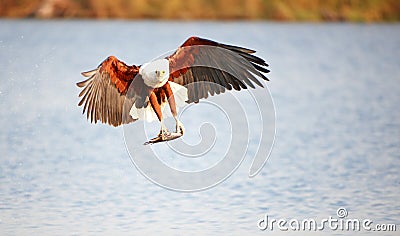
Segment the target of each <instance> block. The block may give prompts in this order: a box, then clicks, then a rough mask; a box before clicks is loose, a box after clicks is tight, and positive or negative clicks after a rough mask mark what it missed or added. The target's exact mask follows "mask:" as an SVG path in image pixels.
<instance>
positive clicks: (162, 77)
mask: <svg viewBox="0 0 400 236" xmlns="http://www.w3.org/2000/svg"><path fill="white" fill-rule="evenodd" d="M139 74H140V75H142V77H143V80H144V83H145V84H146V85H147V86H149V87H153V88H159V87H162V86H163V85H164V84H165V83H166V82H167V81H168V78H169V61H168V60H167V59H159V60H155V61H151V62H149V63H145V64H143V65H142V66H141V67H140V69H139Z"/></svg>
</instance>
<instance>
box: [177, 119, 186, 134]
mask: <svg viewBox="0 0 400 236" xmlns="http://www.w3.org/2000/svg"><path fill="white" fill-rule="evenodd" d="M176 133H180V134H181V135H183V133H185V127H184V126H183V124H182V123H181V122H180V121H177V122H176Z"/></svg>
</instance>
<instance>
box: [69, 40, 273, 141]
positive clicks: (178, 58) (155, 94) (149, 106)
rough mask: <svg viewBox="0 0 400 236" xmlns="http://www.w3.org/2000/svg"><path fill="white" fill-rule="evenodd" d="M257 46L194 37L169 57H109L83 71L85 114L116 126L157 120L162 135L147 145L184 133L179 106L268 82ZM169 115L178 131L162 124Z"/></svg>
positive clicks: (264, 64) (80, 85) (265, 67)
mask: <svg viewBox="0 0 400 236" xmlns="http://www.w3.org/2000/svg"><path fill="white" fill-rule="evenodd" d="M255 52H256V51H254V50H251V49H247V48H244V47H239V46H233V45H228V44H223V43H219V42H216V41H213V40H209V39H205V38H200V37H190V38H188V39H187V40H186V41H185V42H184V43H183V44H182V45H181V46H180V47H178V49H177V50H175V51H174V52H173V53H172V54H171V55H169V56H166V57H165V58H162V59H158V60H154V61H151V62H148V63H144V64H143V65H139V66H137V65H127V64H125V63H124V62H122V61H120V60H119V59H117V58H116V57H115V56H109V57H108V58H106V59H105V60H104V61H103V62H102V63H101V64H100V65H99V66H98V67H97V68H96V69H94V70H90V71H87V72H82V73H81V74H82V75H83V76H84V77H87V79H86V80H84V81H81V82H78V83H77V86H78V87H80V88H82V91H81V92H80V93H79V97H81V100H80V102H79V104H78V105H79V106H82V105H83V114H85V112H86V116H87V119H90V121H91V122H92V123H97V121H100V122H102V123H107V124H109V125H112V126H119V125H122V124H128V123H131V122H134V121H136V120H145V121H154V120H159V121H160V123H161V129H160V132H159V134H158V135H157V136H156V137H155V138H153V139H150V140H149V141H148V142H146V143H145V144H153V143H157V142H164V141H169V140H172V139H175V138H178V137H181V136H182V135H183V134H184V132H185V129H184V126H183V124H182V122H181V121H179V119H178V116H177V109H178V107H180V106H184V105H185V104H189V103H198V102H199V100H200V99H206V98H207V97H209V96H214V95H216V94H221V93H224V92H225V91H226V90H232V89H234V90H241V89H247V88H248V87H251V88H255V87H256V86H255V85H257V86H259V87H263V84H262V83H261V82H260V79H263V80H265V81H269V79H268V78H267V77H266V76H265V74H266V73H269V72H270V71H269V69H268V64H267V63H266V62H265V60H263V59H261V58H260V57H257V56H255V55H254V53H255ZM167 104H168V105H169V110H170V113H169V111H168V114H170V115H172V117H173V118H174V119H175V121H176V131H175V132H169V131H168V129H167V128H166V126H165V125H164V123H163V118H165V117H166V116H167V112H166V111H167V110H168V109H164V107H165V106H166V105H167Z"/></svg>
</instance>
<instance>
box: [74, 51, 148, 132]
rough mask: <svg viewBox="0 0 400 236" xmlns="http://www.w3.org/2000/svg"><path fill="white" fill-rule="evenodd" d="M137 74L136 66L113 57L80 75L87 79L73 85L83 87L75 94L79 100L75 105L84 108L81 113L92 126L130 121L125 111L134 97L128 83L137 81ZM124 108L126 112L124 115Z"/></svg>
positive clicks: (114, 124)
mask: <svg viewBox="0 0 400 236" xmlns="http://www.w3.org/2000/svg"><path fill="white" fill-rule="evenodd" d="M138 73H139V66H135V65H133V66H128V65H126V64H125V63H123V62H122V61H120V60H118V59H117V58H116V57H113V56H110V57H108V58H107V59H106V60H104V61H103V62H102V63H101V64H100V65H99V66H98V67H97V68H96V69H94V70H92V71H88V72H83V73H82V75H83V76H85V77H89V78H88V79H86V80H84V81H82V82H79V83H77V86H78V87H81V88H83V89H82V91H81V92H80V94H79V97H82V96H83V97H82V99H81V101H80V102H79V104H78V105H79V106H81V105H84V107H83V113H85V112H86V115H87V118H88V119H89V117H90V121H91V122H94V123H97V121H101V122H102V123H108V124H110V125H113V126H118V125H121V124H126V123H130V122H133V121H134V120H133V119H132V117H131V116H130V115H129V109H130V107H132V105H133V103H134V102H135V96H134V95H133V93H132V92H130V90H129V91H128V88H129V86H130V85H131V83H132V81H134V80H136V79H137V80H140V79H141V78H138V77H139V76H137V77H136V75H137V74H138ZM135 77H136V79H135ZM142 81H143V80H142ZM138 87H139V86H138ZM124 109H127V110H126V111H125V112H124Z"/></svg>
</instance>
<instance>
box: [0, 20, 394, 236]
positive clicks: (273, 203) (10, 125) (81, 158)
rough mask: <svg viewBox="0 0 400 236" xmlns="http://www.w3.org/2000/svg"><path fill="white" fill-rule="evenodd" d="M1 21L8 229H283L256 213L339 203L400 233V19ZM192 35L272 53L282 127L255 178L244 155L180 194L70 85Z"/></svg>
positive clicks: (329, 210)
mask: <svg viewBox="0 0 400 236" xmlns="http://www.w3.org/2000/svg"><path fill="white" fill-rule="evenodd" d="M0 29H1V30H0V81H1V82H0V104H1V106H0V107H1V114H0V127H1V132H0V234H1V235H71V234H73V235H86V234H99V235H121V234H127V235H148V234H152V235H188V234H190V235H254V234H260V235H266V234H271V233H275V234H280V233H284V232H281V231H279V230H276V229H275V230H274V231H273V232H265V231H260V230H259V229H258V228H257V221H258V220H259V219H261V218H263V217H264V215H265V214H268V215H269V216H270V217H273V218H276V219H279V218H284V219H293V218H297V219H304V218H326V217H329V216H336V210H337V209H338V208H339V207H344V208H346V209H347V211H348V217H349V218H360V219H366V218H368V219H371V220H373V221H374V223H386V224H397V228H398V229H397V231H398V230H400V226H399V224H400V201H399V199H400V175H399V172H400V109H399V108H400V107H399V104H400V103H399V102H400V63H399V62H400V46H399V45H400V26H399V25H396V24H395V25H364V24H281V23H264V22H248V23H247V22H246V23H243V22H221V23H217V22H188V23H183V22H157V21H155V22H153V21H150V22H146V21H138V22H135V21H132V22H131V21H27V20H23V21H13V20H1V21H0ZM192 35H198V36H202V37H207V38H211V39H214V40H218V41H221V42H225V43H229V44H235V45H242V46H245V47H249V48H254V49H256V50H257V55H259V56H261V57H262V58H265V59H267V61H268V62H269V64H270V68H271V74H270V75H269V78H270V80H271V81H270V82H269V83H268V85H269V89H270V91H271V93H272V96H273V98H274V102H275V109H276V131H277V133H276V139H275V146H274V148H273V150H272V153H271V156H270V158H269V160H268V162H267V164H266V166H265V167H264V169H263V170H262V171H261V173H260V174H259V175H258V176H256V177H255V178H251V179H250V178H248V169H249V166H250V164H251V160H245V161H244V162H243V163H242V165H241V167H240V168H239V169H238V171H236V172H235V173H234V174H233V175H232V176H231V177H230V178H229V179H228V180H226V181H225V182H223V183H222V184H220V185H218V186H216V187H215V188H212V189H209V190H207V191H202V192H194V193H181V192H174V191H170V190H166V189H163V188H161V187H159V186H157V185H154V184H153V183H152V182H150V181H149V180H147V179H146V178H145V177H143V176H142V175H141V174H140V173H139V172H138V171H137V170H136V168H135V166H134V165H133V164H132V162H131V159H130V157H129V155H128V153H127V151H126V148H125V143H124V137H123V130H122V128H112V127H109V126H107V125H102V124H100V125H99V124H97V125H91V124H90V123H89V122H88V121H86V119H85V117H84V116H82V115H81V112H82V111H81V108H79V107H78V106H77V103H78V101H79V100H78V97H77V94H78V93H79V89H78V88H77V87H76V86H75V83H76V82H77V81H80V80H81V79H82V78H81V76H80V74H79V73H80V72H81V71H84V70H89V69H92V68H94V67H96V66H97V65H98V64H99V63H100V62H101V61H102V60H103V59H104V58H106V57H107V56H109V55H115V56H117V57H118V58H120V59H121V60H123V61H125V62H127V63H128V64H142V63H143V62H146V61H149V60H151V59H152V58H154V57H157V56H158V55H160V54H162V53H164V52H166V51H169V50H173V49H175V48H176V47H177V46H178V45H180V44H181V43H182V42H183V41H184V40H185V39H186V38H187V37H189V36H192ZM210 118H212V117H210ZM289 233H290V231H289ZM294 233H298V232H294ZM321 233H322V232H316V233H315V234H321ZM324 233H326V234H336V235H338V234H339V235H341V234H348V235H353V234H354V232H342V231H330V230H325V231H324ZM362 233H368V232H362ZM375 233H376V232H375ZM375 233H373V232H370V234H371V235H372V234H375ZM298 234H300V235H301V234H306V235H308V234H309V232H303V233H301V232H300V233H298ZM382 235H396V232H386V233H382Z"/></svg>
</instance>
